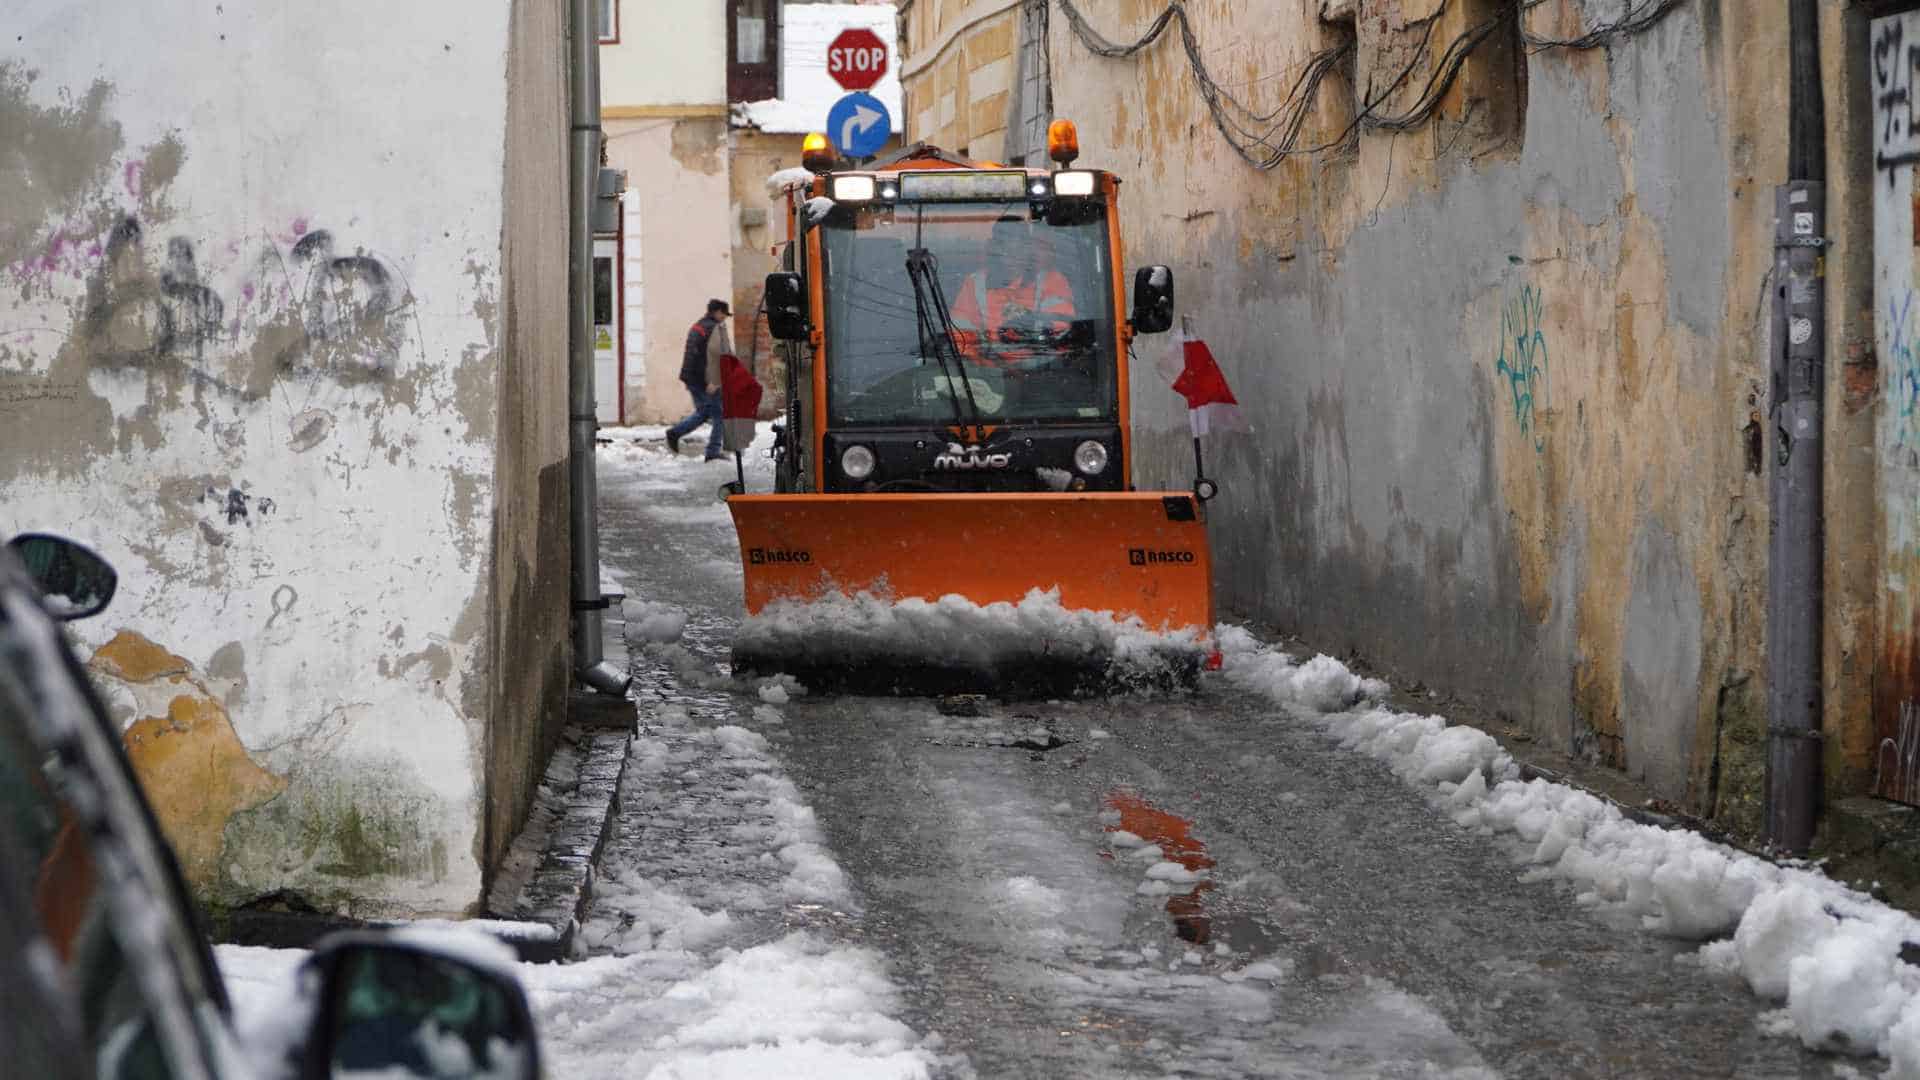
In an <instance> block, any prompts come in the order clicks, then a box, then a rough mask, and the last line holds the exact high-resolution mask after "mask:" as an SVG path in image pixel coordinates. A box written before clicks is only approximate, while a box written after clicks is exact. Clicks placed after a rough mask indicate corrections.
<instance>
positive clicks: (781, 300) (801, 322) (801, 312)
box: [765, 273, 807, 341]
mask: <svg viewBox="0 0 1920 1080" xmlns="http://www.w3.org/2000/svg"><path fill="white" fill-rule="evenodd" d="M765 295H766V302H767V332H768V333H770V334H772V335H773V336H774V338H775V339H776V340H779V341H799V340H800V339H801V338H804V337H806V336H807V294H806V290H805V289H804V288H802V287H801V284H800V275H799V274H789V273H778V274H768V275H767V289H766V294H765Z"/></svg>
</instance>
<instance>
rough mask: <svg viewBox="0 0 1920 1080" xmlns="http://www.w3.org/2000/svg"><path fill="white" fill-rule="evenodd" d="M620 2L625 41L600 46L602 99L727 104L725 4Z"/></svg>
mask: <svg viewBox="0 0 1920 1080" xmlns="http://www.w3.org/2000/svg"><path fill="white" fill-rule="evenodd" d="M614 2H615V3H618V4H619V5H620V41H619V42H618V43H617V44H605V45H602V46H600V101H601V104H602V105H604V106H607V107H608V108H609V109H619V108H631V107H634V106H687V105H711V106H716V107H717V108H716V111H723V110H724V107H725V106H726V104H727V21H726V16H727V12H728V10H729V8H728V6H727V5H724V4H689V3H671V4H654V3H642V2H636V0H614Z"/></svg>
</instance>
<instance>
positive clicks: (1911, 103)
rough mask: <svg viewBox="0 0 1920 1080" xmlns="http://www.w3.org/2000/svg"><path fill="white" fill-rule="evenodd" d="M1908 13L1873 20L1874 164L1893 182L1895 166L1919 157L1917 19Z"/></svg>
mask: <svg viewBox="0 0 1920 1080" xmlns="http://www.w3.org/2000/svg"><path fill="white" fill-rule="evenodd" d="M1912 21H1913V19H1912V17H1911V15H1910V14H1908V15H1894V16H1890V17H1887V18H1883V19H1876V20H1874V25H1873V110H1874V126H1873V131H1874V136H1873V142H1874V165H1875V167H1876V168H1878V169H1879V170H1880V171H1881V172H1882V173H1884V174H1885V175H1886V177H1887V183H1888V184H1889V185H1891V184H1893V182H1894V170H1895V169H1897V168H1899V167H1900V166H1902V165H1911V164H1913V163H1914V162H1916V161H1920V138H1916V136H1920V132H1916V131H1915V130H1914V129H1915V126H1916V124H1920V115H1916V113H1915V110H1914V107H1915V105H1917V104H1920V102H1916V101H1915V100H1914V93H1913V75H1914V71H1915V69H1917V68H1920V32H1917V31H1920V23H1916V24H1915V25H1914V26H1909V25H1908V24H1909V22H1912Z"/></svg>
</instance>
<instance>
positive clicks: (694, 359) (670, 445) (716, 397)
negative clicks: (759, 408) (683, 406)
mask: <svg viewBox="0 0 1920 1080" xmlns="http://www.w3.org/2000/svg"><path fill="white" fill-rule="evenodd" d="M732 317H733V308H732V307H731V306H729V305H728V304H727V302H726V301H725V300H709V301H707V313H706V314H705V315H703V316H701V317H700V321H699V322H696V323H694V324H693V326H692V327H691V328H690V329H688V331H687V347H686V351H685V352H684V353H682V354H681V358H680V381H681V383H683V384H685V386H686V388H687V393H688V394H690V395H692V396H693V411H692V412H690V413H688V414H687V415H686V417H685V418H684V419H682V420H681V421H680V422H679V423H677V424H675V425H673V426H672V427H670V428H668V429H667V449H668V450H669V451H672V452H673V453H676V454H677V453H679V452H680V440H681V439H682V438H684V437H685V436H686V435H687V433H688V432H690V431H692V430H693V429H695V428H697V427H699V426H700V425H701V424H707V425H708V430H707V460H708V461H715V460H718V459H719V458H721V457H724V456H725V446H724V443H723V439H722V436H721V428H720V419H721V415H720V414H721V409H720V405H721V398H720V383H721V366H720V358H721V357H723V356H730V355H732V354H733V336H732V335H731V334H729V333H728V332H727V322H726V321H727V320H728V319H730V318H732Z"/></svg>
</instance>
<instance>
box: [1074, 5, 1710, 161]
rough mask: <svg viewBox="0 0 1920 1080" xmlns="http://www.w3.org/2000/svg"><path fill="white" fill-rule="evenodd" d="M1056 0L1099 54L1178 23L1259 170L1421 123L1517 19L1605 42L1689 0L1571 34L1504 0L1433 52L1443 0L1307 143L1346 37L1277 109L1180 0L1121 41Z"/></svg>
mask: <svg viewBox="0 0 1920 1080" xmlns="http://www.w3.org/2000/svg"><path fill="white" fill-rule="evenodd" d="M1056 2H1057V3H1058V4H1059V7H1060V11H1061V14H1063V15H1065V16H1066V19H1067V25H1068V27H1069V28H1071V29H1072V31H1073V35H1074V37H1076V38H1078V39H1079V41H1080V43H1081V45H1083V46H1084V47H1086V49H1087V50H1088V51H1089V52H1091V53H1093V54H1094V55H1096V56H1103V57H1108V58H1111V59H1124V58H1126V57H1130V56H1133V55H1134V54H1136V53H1138V52H1140V51H1141V50H1143V49H1145V48H1147V47H1149V46H1151V45H1152V44H1153V43H1154V42H1156V41H1158V40H1159V39H1160V37H1161V36H1162V35H1164V34H1165V33H1166V31H1167V28H1168V27H1169V26H1174V25H1176V24H1177V25H1178V27H1179V32H1180V43H1181V46H1182V49H1183V51H1184V52H1185V53H1186V57H1187V66H1188V68H1189V69H1191V71H1192V73H1193V80H1194V85H1195V86H1196V87H1197V88H1198V89H1199V91H1200V97H1201V99H1202V100H1204V101H1205V102H1206V103H1207V112H1208V114H1209V115H1210V116H1211V117H1212V119H1213V125H1214V127H1215V128H1216V129H1218V130H1219V132H1220V134H1221V136H1222V137H1224V138H1225V139H1226V140H1227V144H1228V145H1229V146H1231V147H1233V150H1234V152H1235V153H1237V154H1239V155H1240V157H1241V159H1242V160H1244V161H1246V162H1247V163H1248V164H1249V165H1252V166H1253V167H1254V168H1256V169H1262V170H1266V169H1272V168H1275V167H1277V166H1278V165H1279V164H1280V163H1281V162H1283V161H1285V160H1287V159H1288V158H1291V157H1297V156H1301V155H1306V156H1313V155H1318V154H1321V153H1324V152H1326V151H1328V150H1334V149H1340V148H1347V147H1350V146H1351V145H1352V144H1353V142H1354V140H1356V139H1357V138H1358V137H1359V134H1360V132H1362V131H1391V132H1402V131H1410V130H1412V129H1414V128H1416V127H1419V126H1420V125H1422V124H1424V123H1426V122H1427V121H1429V120H1431V119H1432V118H1433V116H1434V114H1435V113H1436V112H1438V111H1439V108H1440V103H1441V102H1442V101H1443V100H1445V98H1446V96H1447V92H1448V91H1449V90H1451V89H1452V88H1453V84H1454V82H1455V81H1456V80H1457V79H1458V77H1459V75H1460V71H1461V69H1462V68H1463V67H1465V65H1466V62H1467V58H1468V57H1469V56H1471V55H1472V54H1473V52H1474V50H1476V49H1478V48H1479V47H1480V46H1482V45H1484V44H1486V43H1487V41H1488V40H1490V39H1492V38H1493V37H1494V36H1495V35H1496V34H1498V33H1499V32H1500V31H1501V30H1502V29H1503V28H1507V27H1513V28H1516V29H1517V30H1518V32H1519V38H1520V40H1521V41H1523V42H1524V43H1525V44H1526V45H1527V46H1529V47H1530V48H1531V49H1533V50H1534V51H1536V52H1539V51H1544V50H1547V49H1594V48H1602V47H1605V46H1607V45H1610V44H1612V43H1613V42H1614V41H1616V40H1618V39H1620V38H1623V37H1627V36H1630V35H1633V34H1638V33H1641V32H1644V31H1646V30H1648V29H1650V28H1652V27H1653V26H1654V24H1656V23H1658V22H1659V21H1660V20H1662V19H1664V18H1666V16H1667V15H1669V14H1671V13H1672V12H1673V11H1674V10H1675V9H1676V8H1678V7H1679V6H1680V5H1681V4H1683V3H1685V2H1686V0H1626V10H1625V11H1624V12H1622V13H1621V15H1620V16H1619V17H1618V18H1616V19H1614V20H1612V21H1610V22H1607V23H1603V24H1601V25H1599V26H1596V27H1594V28H1593V29H1591V30H1589V31H1587V32H1586V33H1584V34H1581V35H1580V36H1578V37H1572V38H1564V39H1556V38H1543V37H1537V36H1535V35H1532V34H1529V33H1527V32H1526V31H1525V28H1524V26H1523V25H1522V18H1521V17H1522V16H1523V15H1524V13H1525V12H1527V11H1530V10H1532V9H1533V8H1535V7H1538V6H1540V5H1541V4H1544V3H1546V2H1547V0H1509V2H1508V3H1505V4H1503V5H1501V8H1500V10H1498V11H1496V12H1495V13H1494V14H1493V15H1492V16H1490V17H1488V18H1487V19H1485V20H1483V21H1481V22H1479V23H1477V24H1475V25H1473V26H1471V27H1469V28H1467V29H1466V30H1464V31H1462V32H1461V33H1460V34H1459V35H1457V36H1456V37H1454V38H1453V40H1451V41H1449V42H1447V44H1446V46H1445V47H1444V48H1442V49H1441V50H1440V51H1439V53H1438V54H1437V55H1436V54H1435V53H1434V51H1433V32H1434V27H1435V25H1436V24H1437V23H1438V21H1439V15H1440V13H1441V12H1444V11H1445V10H1446V4H1445V3H1444V2H1443V3H1442V4H1441V6H1440V8H1439V9H1438V10H1436V11H1435V12H1434V14H1433V15H1432V16H1429V17H1428V18H1427V19H1426V20H1425V27H1424V31H1423V33H1422V35H1421V38H1420V41H1419V43H1418V44H1417V45H1416V46H1415V47H1414V50H1413V55H1412V56H1411V57H1410V58H1409V59H1408V60H1407V62H1406V63H1405V64H1404V65H1402V66H1401V67H1400V69H1399V71H1398V72H1397V73H1396V74H1395V75H1394V77H1393V78H1392V79H1391V80H1389V81H1388V82H1387V83H1386V85H1385V86H1384V87H1382V88H1380V89H1379V90H1377V91H1376V90H1374V89H1372V88H1371V87H1370V88H1369V90H1368V92H1367V93H1366V95H1365V96H1364V98H1363V100H1362V104H1361V106H1360V108H1359V109H1358V110H1357V111H1356V112H1355V113H1354V116H1353V119H1352V120H1351V121H1349V122H1348V124H1347V125H1346V127H1345V128H1344V129H1342V130H1341V131H1340V133H1339V134H1338V135H1336V136H1335V137H1333V138H1332V139H1329V140H1327V141H1326V142H1323V143H1318V144H1311V145H1305V146H1303V145H1301V136H1302V133H1303V132H1304V131H1305V129H1306V122H1307V118H1308V117H1309V116H1311V115H1312V111H1313V106H1314V104H1315V102H1316V101H1317V100H1318V98H1319V94H1320V90H1321V88H1322V85H1323V84H1324V82H1325V80H1326V79H1327V77H1328V75H1330V74H1332V73H1333V72H1334V71H1335V70H1337V69H1338V68H1339V66H1340V65H1341V63H1342V62H1344V61H1346V60H1348V59H1349V58H1350V57H1352V56H1353V55H1354V54H1355V52H1356V45H1355V43H1354V42H1353V41H1351V40H1348V41H1345V42H1342V43H1340V44H1338V45H1334V46H1331V47H1329V48H1326V49H1322V50H1320V51H1318V52H1315V53H1313V54H1312V55H1310V56H1309V57H1308V58H1307V62H1306V64H1305V66H1304V67H1303V68H1302V69H1301V73H1300V75H1299V77H1298V78H1296V79H1295V80H1294V83H1293V85H1292V87H1291V88H1289V90H1288V91H1287V95H1286V97H1285V98H1283V99H1282V100H1281V103H1280V104H1279V105H1278V106H1276V107H1275V108H1274V109H1272V110H1271V111H1268V112H1264V113H1263V112H1261V111H1259V110H1258V109H1255V108H1254V107H1253V106H1251V105H1249V104H1247V103H1246V102H1244V101H1241V100H1240V99H1239V98H1237V97H1235V96H1234V95H1233V93H1232V92H1230V91H1229V90H1227V89H1226V88H1225V87H1224V86H1221V85H1220V83H1219V82H1218V81H1217V80H1215V79H1214V77H1213V74H1212V73H1211V72H1210V71H1209V70H1208V69H1207V65H1206V61H1205V59H1204V58H1203V57H1202V55H1201V49H1200V43H1199V40H1198V39H1197V37H1196V36H1195V34H1194V31H1193V24H1192V21H1191V19H1190V18H1189V17H1188V15H1187V9H1186V4H1185V3H1184V2H1183V0H1170V2H1169V3H1168V4H1167V6H1166V7H1165V8H1164V9H1162V10H1161V12H1160V14H1159V15H1157V16H1155V17H1154V19H1153V21H1152V22H1151V23H1148V24H1147V29H1146V30H1145V32H1143V33H1142V34H1141V35H1140V36H1139V37H1138V38H1136V39H1134V40H1133V41H1131V42H1128V43H1126V44H1117V43H1115V42H1113V41H1110V40H1108V39H1107V38H1106V37H1105V36H1104V35H1102V34H1101V33H1100V32H1099V31H1098V30H1096V29H1094V28H1093V26H1092V25H1091V24H1090V23H1088V22H1087V19H1086V16H1085V15H1083V14H1082V13H1081V12H1080V9H1079V8H1078V7H1077V6H1075V4H1074V0H1056ZM1430 57H1431V58H1433V63H1432V65H1431V67H1430V69H1429V70H1428V73H1427V76H1426V79H1425V81H1424V82H1423V83H1422V84H1421V85H1420V89H1419V91H1418V93H1416V94H1415V95H1414V98H1413V102H1412V103H1411V104H1410V105H1408V106H1406V108H1404V109H1403V110H1401V111H1399V112H1387V111H1385V108H1386V106H1387V105H1388V103H1389V99H1393V98H1395V97H1396V96H1397V95H1399V94H1400V92H1401V91H1402V89H1403V88H1405V87H1406V86H1408V85H1410V84H1411V83H1412V82H1413V81H1414V77H1415V75H1416V73H1417V72H1419V71H1420V69H1421V67H1422V65H1423V63H1424V62H1425V61H1427V60H1428V59H1429V58H1430ZM1253 81H1255V82H1258V81H1261V80H1260V79H1255V80H1253Z"/></svg>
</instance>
